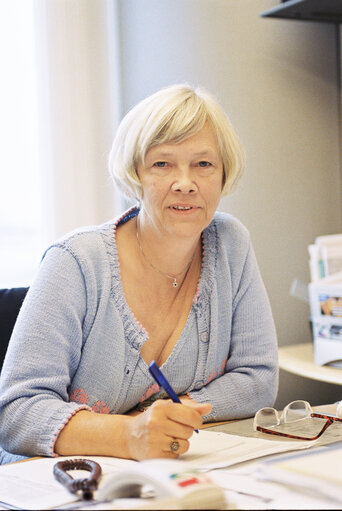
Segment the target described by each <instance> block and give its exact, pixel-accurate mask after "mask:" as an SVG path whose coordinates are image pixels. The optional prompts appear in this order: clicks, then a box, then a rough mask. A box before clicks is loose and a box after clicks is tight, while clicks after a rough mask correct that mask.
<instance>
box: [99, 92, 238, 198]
mask: <svg viewBox="0 0 342 511" xmlns="http://www.w3.org/2000/svg"><path fill="white" fill-rule="evenodd" d="M206 122H209V123H210V124H211V125H212V127H213V129H214V131H215V133H216V137H217V142H218V146H219V150H220V153H221V154H220V156H221V158H222V161H223V183H222V195H226V194H228V193H230V192H231V191H232V190H233V189H234V187H235V185H236V183H237V181H238V179H239V177H240V176H241V174H242V171H243V166H244V155H243V150H242V147H241V144H240V142H239V139H238V137H237V135H236V133H235V131H234V129H233V127H232V125H231V124H230V121H229V120H228V118H227V116H226V114H225V113H224V112H223V110H222V108H221V107H220V105H219V104H218V103H217V101H216V100H215V99H214V98H213V96H211V95H210V94H209V93H208V92H207V91H206V90H205V89H203V88H200V87H198V88H196V89H193V88H192V87H190V86H189V85H184V84H179V85H173V86H170V87H165V88H163V89H161V90H159V91H158V92H156V93H154V94H152V95H151V96H149V97H147V98H146V99H144V100H142V101H141V102H140V103H138V104H137V105H136V106H135V107H133V108H132V109H131V110H130V111H129V112H128V113H127V115H126V116H125V117H124V118H123V119H122V121H121V123H120V125H119V127H118V130H117V133H116V136H115V139H114V142H113V145H112V149H111V152H110V155H109V171H110V173H111V175H112V177H113V179H114V182H115V183H117V184H118V186H119V187H120V188H121V189H122V191H123V192H124V193H125V194H126V195H128V196H130V197H132V196H133V197H135V198H136V199H137V200H140V199H141V195H142V193H141V184H140V180H139V177H138V174H137V166H138V162H144V159H145V155H146V153H147V151H148V150H149V149H150V148H151V147H154V146H156V145H159V144H163V143H171V144H177V143H178V142H182V141H183V140H185V139H186V138H188V137H190V136H191V135H194V134H195V133H197V132H198V131H199V130H200V129H202V128H203V126H204V124H205V123H206Z"/></svg>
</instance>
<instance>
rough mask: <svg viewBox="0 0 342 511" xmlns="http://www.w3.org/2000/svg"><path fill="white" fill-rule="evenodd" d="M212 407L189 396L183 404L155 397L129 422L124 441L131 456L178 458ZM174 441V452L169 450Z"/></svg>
mask: <svg viewBox="0 0 342 511" xmlns="http://www.w3.org/2000/svg"><path fill="white" fill-rule="evenodd" d="M211 408H212V406H211V404H210V403H204V404H200V403H197V402H196V401H194V400H191V399H189V400H187V399H185V400H184V403H183V402H182V404H179V403H173V402H172V401H171V400H157V401H156V402H155V403H153V405H151V406H150V408H148V410H146V411H145V412H143V413H141V414H139V415H137V416H135V417H131V419H130V421H129V424H128V428H127V432H126V436H125V441H126V443H127V449H128V451H129V455H130V457H131V458H133V459H136V460H143V459H148V458H178V456H179V455H180V454H183V453H185V452H186V451H187V450H188V449H189V438H190V437H191V436H192V434H193V431H194V429H198V428H199V427H200V426H201V424H202V423H203V420H202V416H204V415H207V414H208V413H210V411H211ZM174 440H177V442H178V444H179V448H178V449H177V451H176V452H172V451H171V443H172V442H173V441H174Z"/></svg>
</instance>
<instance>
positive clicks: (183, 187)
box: [172, 169, 197, 194]
mask: <svg viewBox="0 0 342 511" xmlns="http://www.w3.org/2000/svg"><path fill="white" fill-rule="evenodd" d="M172 191H174V192H180V193H191V194H193V193H195V192H197V185H196V183H195V181H194V180H193V176H192V174H191V172H190V170H189V169H179V171H178V172H177V175H176V177H175V180H174V182H173V184H172Z"/></svg>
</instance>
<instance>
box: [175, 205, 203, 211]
mask: <svg viewBox="0 0 342 511" xmlns="http://www.w3.org/2000/svg"><path fill="white" fill-rule="evenodd" d="M170 209H173V210H174V211H191V210H192V209H197V207H195V206H182V205H180V204H175V205H173V206H170Z"/></svg>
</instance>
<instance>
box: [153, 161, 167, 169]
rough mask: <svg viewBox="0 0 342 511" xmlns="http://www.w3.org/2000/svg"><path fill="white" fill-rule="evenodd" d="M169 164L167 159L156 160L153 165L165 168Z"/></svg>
mask: <svg viewBox="0 0 342 511" xmlns="http://www.w3.org/2000/svg"><path fill="white" fill-rule="evenodd" d="M166 166H167V162H166V161H156V162H155V163H154V164H153V167H157V168H159V169H163V168H164V167H166Z"/></svg>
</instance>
